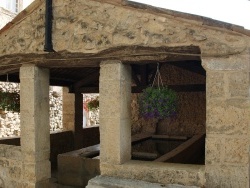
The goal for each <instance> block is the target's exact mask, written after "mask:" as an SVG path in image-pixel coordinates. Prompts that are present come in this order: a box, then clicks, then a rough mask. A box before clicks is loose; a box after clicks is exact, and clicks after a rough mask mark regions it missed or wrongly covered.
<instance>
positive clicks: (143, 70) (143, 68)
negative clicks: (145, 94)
mask: <svg viewBox="0 0 250 188" xmlns="http://www.w3.org/2000/svg"><path fill="white" fill-rule="evenodd" d="M140 75H141V85H142V86H146V85H148V65H147V64H144V65H140Z"/></svg>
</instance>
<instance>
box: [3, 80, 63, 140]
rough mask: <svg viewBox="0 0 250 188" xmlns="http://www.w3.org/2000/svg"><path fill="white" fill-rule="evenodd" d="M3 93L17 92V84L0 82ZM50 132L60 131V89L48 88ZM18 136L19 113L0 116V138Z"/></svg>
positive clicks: (5, 113)
mask: <svg viewBox="0 0 250 188" xmlns="http://www.w3.org/2000/svg"><path fill="white" fill-rule="evenodd" d="M0 88H1V89H2V90H3V91H9V92H13V91H19V84H16V83H7V82H0ZM49 96H50V130H51V132H53V131H62V130H63V125H62V91H61V88H60V87H50V94H49ZM13 136H20V113H16V112H8V111H6V112H4V113H1V114H0V138H6V137H13Z"/></svg>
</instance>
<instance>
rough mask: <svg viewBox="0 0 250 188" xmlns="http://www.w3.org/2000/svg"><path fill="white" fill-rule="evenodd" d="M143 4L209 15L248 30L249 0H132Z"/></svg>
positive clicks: (249, 17) (249, 19)
mask: <svg viewBox="0 0 250 188" xmlns="http://www.w3.org/2000/svg"><path fill="white" fill-rule="evenodd" d="M133 1H135V2H140V3H144V4H149V5H153V6H156V7H162V8H166V9H171V10H177V11H180V12H186V13H191V14H196V15H201V16H205V17H209V18H212V19H215V20H221V21H224V22H228V23H232V24H236V25H240V26H243V27H245V28H246V29H249V30H250V0H133Z"/></svg>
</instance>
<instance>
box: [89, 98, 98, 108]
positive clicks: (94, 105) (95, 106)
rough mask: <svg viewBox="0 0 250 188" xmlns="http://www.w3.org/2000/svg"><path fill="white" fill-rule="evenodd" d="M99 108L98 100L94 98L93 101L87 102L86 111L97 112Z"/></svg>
mask: <svg viewBox="0 0 250 188" xmlns="http://www.w3.org/2000/svg"><path fill="white" fill-rule="evenodd" d="M98 108H99V98H98V97H96V98H95V99H91V100H90V101H89V102H88V110H89V111H94V110H97V109H98Z"/></svg>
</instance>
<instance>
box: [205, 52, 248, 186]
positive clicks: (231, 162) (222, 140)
mask: <svg viewBox="0 0 250 188" xmlns="http://www.w3.org/2000/svg"><path fill="white" fill-rule="evenodd" d="M249 63H250V58H249V55H237V56H236V55H235V56H230V57H229V58H204V59H203V60H202V64H203V67H204V68H205V69H206V75H207V79H206V80H207V85H206V97H207V104H206V105H207V119H206V155H205V157H206V166H205V171H206V173H205V175H206V187H209V188H210V187H234V188H242V187H249V164H250V163H249V146H250V142H249V138H250V105H249V99H250V96H249V89H250V78H249Z"/></svg>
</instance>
